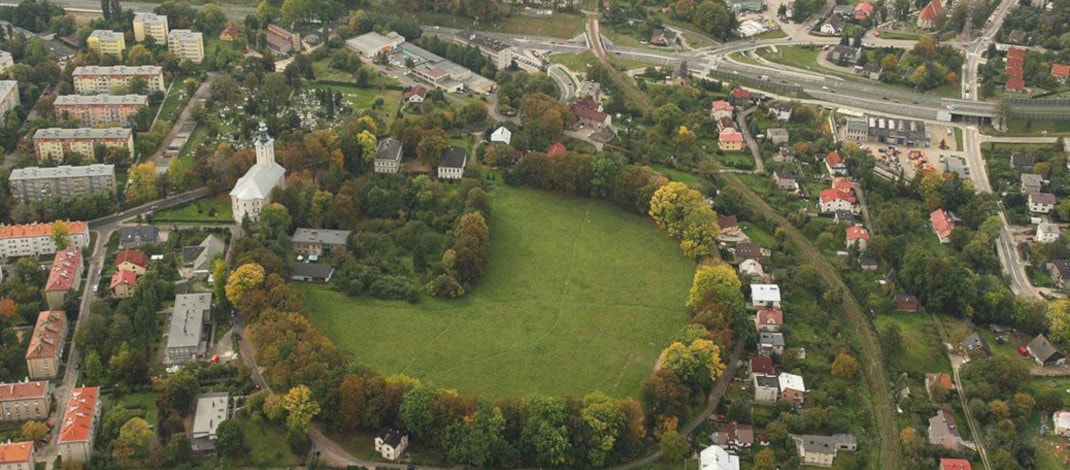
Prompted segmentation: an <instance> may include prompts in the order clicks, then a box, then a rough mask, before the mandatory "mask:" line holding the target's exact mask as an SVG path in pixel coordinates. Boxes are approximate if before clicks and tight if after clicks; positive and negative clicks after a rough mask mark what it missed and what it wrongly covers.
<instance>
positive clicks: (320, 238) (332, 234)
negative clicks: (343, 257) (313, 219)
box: [290, 228, 352, 256]
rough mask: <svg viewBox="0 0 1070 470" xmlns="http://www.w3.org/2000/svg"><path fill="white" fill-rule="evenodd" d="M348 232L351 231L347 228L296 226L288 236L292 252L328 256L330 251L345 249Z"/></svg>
mask: <svg viewBox="0 0 1070 470" xmlns="http://www.w3.org/2000/svg"><path fill="white" fill-rule="evenodd" d="M350 233H352V232H350V231H349V230H326V229H315V228H298V229H297V230H295V231H294V235H293V236H292V237H290V243H291V244H292V246H293V250H294V253H297V254H301V255H305V256H323V255H328V256H329V255H330V254H331V252H335V251H345V249H346V242H347V241H348V240H349V234H350Z"/></svg>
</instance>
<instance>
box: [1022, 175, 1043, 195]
mask: <svg viewBox="0 0 1070 470" xmlns="http://www.w3.org/2000/svg"><path fill="white" fill-rule="evenodd" d="M1020 179H1021V183H1020V184H1019V188H1021V190H1022V193H1023V194H1037V193H1039V192H1040V191H1041V190H1043V189H1044V177H1043V176H1040V175H1037V174H1034V173H1022V176H1021V177H1020Z"/></svg>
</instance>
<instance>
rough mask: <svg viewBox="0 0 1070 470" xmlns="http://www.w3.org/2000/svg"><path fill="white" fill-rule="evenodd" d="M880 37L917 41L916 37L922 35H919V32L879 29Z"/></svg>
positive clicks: (919, 37) (918, 37)
mask: <svg viewBox="0 0 1070 470" xmlns="http://www.w3.org/2000/svg"><path fill="white" fill-rule="evenodd" d="M880 37H881V39H904V40H907V41H917V40H918V39H921V37H922V35H920V34H910V33H900V32H896V31H881V32H880Z"/></svg>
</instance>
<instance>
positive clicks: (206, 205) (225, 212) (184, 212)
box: [152, 194, 234, 224]
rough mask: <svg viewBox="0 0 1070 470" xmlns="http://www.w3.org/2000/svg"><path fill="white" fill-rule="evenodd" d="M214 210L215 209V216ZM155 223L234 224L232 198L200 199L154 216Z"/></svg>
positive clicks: (222, 196) (223, 196)
mask: <svg viewBox="0 0 1070 470" xmlns="http://www.w3.org/2000/svg"><path fill="white" fill-rule="evenodd" d="M212 209H215V213H214V215H213V213H212ZM152 221H153V222H155V223H170V224H182V223H231V222H234V218H233V214H232V212H231V207H230V198H228V197H227V196H226V195H225V194H224V195H220V196H218V197H215V198H211V199H198V200H196V201H193V202H190V203H189V204H184V205H181V206H178V207H172V208H170V209H164V210H162V211H159V212H156V213H155V214H153V216H152Z"/></svg>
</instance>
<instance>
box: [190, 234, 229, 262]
mask: <svg viewBox="0 0 1070 470" xmlns="http://www.w3.org/2000/svg"><path fill="white" fill-rule="evenodd" d="M197 246H198V247H200V248H202V249H201V252H200V253H199V254H197V257H196V258H195V259H194V260H193V270H194V271H205V270H208V269H209V268H211V265H210V264H211V262H212V260H213V259H215V257H216V256H218V255H221V254H223V250H225V249H226V246H227V245H226V243H223V240H220V239H219V237H216V236H215V235H208V236H207V237H204V240H202V241H201V243H200V244H199V245H197Z"/></svg>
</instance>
